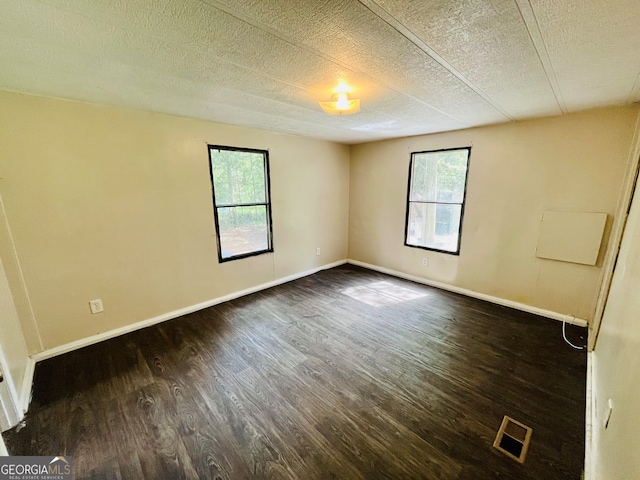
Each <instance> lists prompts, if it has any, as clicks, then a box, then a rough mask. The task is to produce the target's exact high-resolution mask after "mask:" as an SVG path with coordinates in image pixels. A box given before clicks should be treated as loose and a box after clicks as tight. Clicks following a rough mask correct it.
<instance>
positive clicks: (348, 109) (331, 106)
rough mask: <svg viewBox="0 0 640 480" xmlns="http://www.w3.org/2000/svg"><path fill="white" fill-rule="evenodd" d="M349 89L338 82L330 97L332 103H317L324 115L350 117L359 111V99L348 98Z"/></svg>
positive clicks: (344, 84)
mask: <svg viewBox="0 0 640 480" xmlns="http://www.w3.org/2000/svg"><path fill="white" fill-rule="evenodd" d="M351 90H352V89H351V87H350V86H348V85H347V84H346V83H343V82H340V84H338V86H337V88H336V89H335V90H334V94H333V95H332V97H331V98H332V99H333V101H332V102H319V103H320V106H321V107H322V110H324V113H326V114H328V115H351V114H352V113H358V112H359V111H360V99H358V98H354V99H353V100H351V99H350V98H349V93H350V92H351Z"/></svg>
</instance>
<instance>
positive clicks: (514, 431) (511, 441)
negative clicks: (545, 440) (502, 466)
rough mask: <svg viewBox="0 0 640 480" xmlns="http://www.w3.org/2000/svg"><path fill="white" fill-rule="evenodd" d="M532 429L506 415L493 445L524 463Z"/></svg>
mask: <svg viewBox="0 0 640 480" xmlns="http://www.w3.org/2000/svg"><path fill="white" fill-rule="evenodd" d="M532 433H533V429H531V428H530V427H527V426H526V425H524V424H522V423H520V422H518V421H517V420H514V419H513V418H511V417H508V416H507V415H505V416H504V418H503V419H502V425H500V429H499V430H498V434H497V435H496V439H495V441H494V442H493V447H494V448H496V449H497V450H499V451H501V452H502V453H504V454H505V455H506V456H507V457H510V458H512V459H514V460H515V461H517V462H520V463H524V460H525V458H526V456H527V450H528V449H529V442H530V441H531V434H532Z"/></svg>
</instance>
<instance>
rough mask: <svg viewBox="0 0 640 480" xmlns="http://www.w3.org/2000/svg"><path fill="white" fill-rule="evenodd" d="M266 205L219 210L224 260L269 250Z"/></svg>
mask: <svg viewBox="0 0 640 480" xmlns="http://www.w3.org/2000/svg"><path fill="white" fill-rule="evenodd" d="M268 224H269V223H268V221H267V207H266V205H257V206H252V207H223V208H218V226H219V229H220V250H221V251H222V258H229V257H235V256H236V255H243V254H245V253H253V252H261V251H264V250H268V249H269V234H268V232H267V229H268Z"/></svg>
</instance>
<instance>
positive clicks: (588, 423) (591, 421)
mask: <svg viewBox="0 0 640 480" xmlns="http://www.w3.org/2000/svg"><path fill="white" fill-rule="evenodd" d="M595 359H596V357H595V355H594V352H589V353H588V354H587V408H586V413H585V436H584V480H596V472H595V454H594V451H595V442H596V440H597V439H596V434H595V428H596V426H597V424H596V403H595V402H596V390H595V383H594V381H595V376H594V375H595Z"/></svg>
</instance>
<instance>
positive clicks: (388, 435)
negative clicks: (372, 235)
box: [3, 265, 586, 480]
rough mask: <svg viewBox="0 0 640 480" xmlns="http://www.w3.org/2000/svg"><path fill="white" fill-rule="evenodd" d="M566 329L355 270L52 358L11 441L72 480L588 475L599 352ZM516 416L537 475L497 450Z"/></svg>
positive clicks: (336, 271)
mask: <svg viewBox="0 0 640 480" xmlns="http://www.w3.org/2000/svg"><path fill="white" fill-rule="evenodd" d="M560 329H561V324H560V323H559V322H556V321H552V320H548V319H544V318H540V317H537V316H535V315H531V314H527V313H524V312H519V311H515V310H512V309H509V308H506V307H501V306H497V305H493V304H490V303H487V302H483V301H480V300H477V299H472V298H467V297H463V296H460V295H456V294H453V293H451V292H445V291H441V290H437V289H434V288H430V287H426V286H424V285H418V284H415V283H412V282H407V281H404V280H400V279H397V278H392V277H389V276H386V275H383V274H380V273H377V272H372V271H368V270H365V269H362V268H359V267H353V266H349V265H345V266H341V267H337V268H333V269H331V270H326V271H322V272H319V273H317V274H315V275H312V276H309V277H305V278H301V279H299V280H296V281H294V282H290V283H287V284H283V285H279V286H276V287H273V288H271V289H268V290H265V291H261V292H258V293H255V294H252V295H248V296H245V297H241V298H238V299H236V300H233V301H231V302H227V303H224V304H220V305H216V306H214V307H211V308H207V309H204V310H201V311H199V312H194V313H192V314H189V315H186V316H184V317H181V318H178V319H175V320H172V321H168V322H164V323H162V324H159V325H155V326H153V327H149V328H146V329H143V330H140V331H136V332H132V333H130V334H127V335H124V336H122V337H118V338H114V339H111V340H108V341H106V342H102V343H100V344H96V345H92V346H90V347H86V348H83V349H81V350H77V351H74V352H70V353H68V354H65V355H62V356H60V357H56V358H52V359H50V360H47V361H44V362H41V363H39V364H38V365H37V366H36V373H35V383H34V389H33V392H34V393H33V401H32V403H31V408H30V411H29V413H28V415H27V418H26V426H25V427H24V428H21V429H14V430H12V431H9V432H5V433H4V434H3V437H4V438H5V442H6V444H7V446H8V448H9V451H10V452H11V453H12V454H18V455H52V454H61V453H64V454H67V455H72V456H73V457H74V473H75V478H104V479H157V478H171V479H174V478H175V479H182V478H184V479H192V478H193V479H195V478H202V479H215V480H222V479H225V480H226V479H229V480H236V479H308V480H314V479H318V480H320V479H330V478H335V479H370V478H384V479H403V480H404V479H413V478H416V479H442V480H448V479H457V480H464V479H473V480H484V479H487V480H489V479H514V478H517V479H519V480H536V479H543V480H547V479H550V478H563V479H576V480H577V479H579V478H580V475H581V471H582V463H583V452H584V409H585V374H586V356H585V353H584V352H583V351H575V350H573V349H571V348H570V347H568V346H567V345H566V344H565V343H564V341H563V340H562V336H561V330H560ZM569 334H570V335H572V338H574V337H575V338H577V336H578V335H580V334H582V335H584V330H582V329H579V328H576V327H570V328H569ZM504 415H509V416H511V417H513V418H515V419H516V420H519V421H522V422H523V423H525V424H526V425H529V426H530V427H532V428H533V436H532V442H531V446H530V448H529V453H528V455H527V460H526V462H525V464H524V465H521V464H519V463H517V462H515V461H513V460H511V459H509V458H507V457H506V456H504V455H502V454H501V453H499V452H498V451H497V450H495V449H493V448H492V447H491V445H492V443H493V440H494V437H495V434H496V432H497V430H498V428H499V426H500V423H501V421H502V418H503V416H504Z"/></svg>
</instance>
